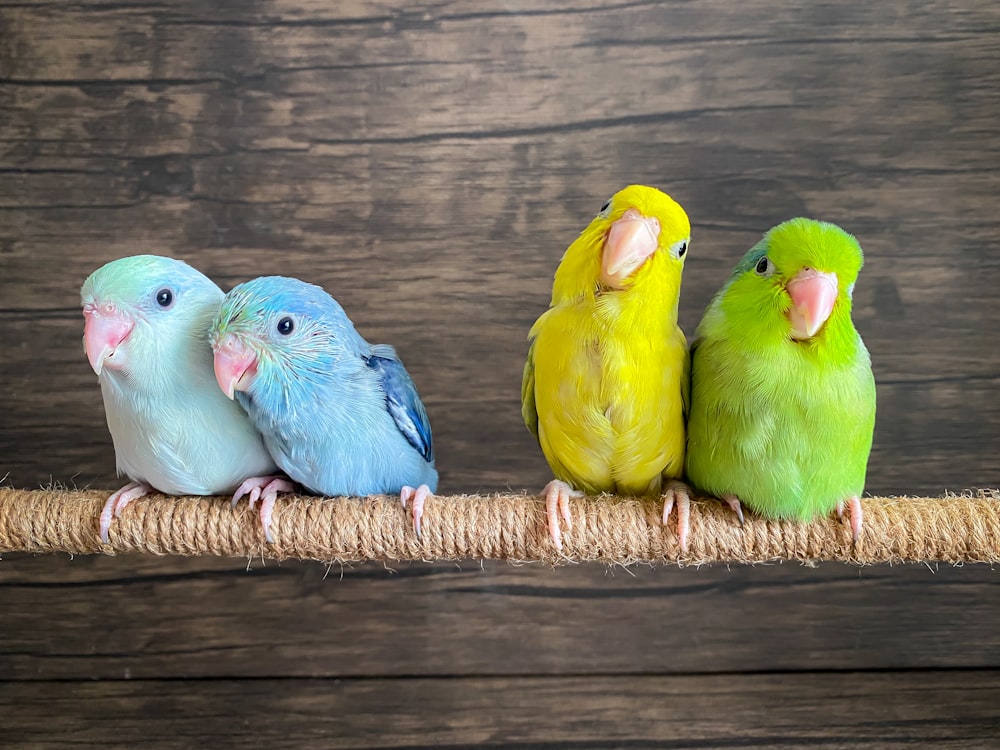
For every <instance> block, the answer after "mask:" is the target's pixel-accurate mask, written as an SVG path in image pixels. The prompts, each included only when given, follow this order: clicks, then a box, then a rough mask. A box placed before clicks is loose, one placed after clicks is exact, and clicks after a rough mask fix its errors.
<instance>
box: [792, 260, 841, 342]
mask: <svg viewBox="0 0 1000 750" xmlns="http://www.w3.org/2000/svg"><path fill="white" fill-rule="evenodd" d="M787 288H788V294H789V296H790V297H791V299H792V307H791V309H789V311H788V319H789V322H790V323H791V324H792V338H794V339H809V338H812V337H813V336H815V335H816V334H817V333H818V332H819V330H820V329H821V328H822V327H823V325H824V324H825V323H826V321H827V320H828V319H829V317H830V314H831V313H832V312H833V306H834V304H835V303H836V301H837V292H838V284H837V274H835V273H822V272H820V271H814V270H812V269H810V268H807V269H804V270H802V271H800V272H799V273H798V274H797V275H796V276H795V277H794V278H793V279H792V280H791V281H789V282H788V287H787Z"/></svg>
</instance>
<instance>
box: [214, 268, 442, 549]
mask: <svg viewBox="0 0 1000 750" xmlns="http://www.w3.org/2000/svg"><path fill="white" fill-rule="evenodd" d="M211 341H212V348H213V350H214V352H215V374H216V378H217V380H218V383H219V387H220V388H222V391H223V392H224V393H225V394H226V395H227V396H229V398H233V397H234V395H235V396H236V398H237V399H238V400H239V403H240V404H241V405H242V406H243V408H244V409H246V411H247V413H248V414H249V415H250V418H251V419H252V420H253V422H254V424H255V425H256V426H257V429H259V430H260V432H261V434H262V435H263V436H264V443H265V445H266V446H267V449H268V451H270V453H271V456H272V457H273V458H274V460H275V462H276V463H277V464H278V466H279V467H280V468H281V469H282V470H283V471H284V472H285V473H286V474H288V476H289V477H290V478H291V479H293V480H294V481H296V482H298V483H299V484H301V485H303V486H304V487H306V488H307V489H308V490H310V491H312V492H314V493H317V494H321V495H327V496H331V495H352V496H363V495H374V494H388V493H399V495H400V500H401V501H402V503H403V507H404V508H406V507H407V504H408V503H409V504H410V506H411V512H412V518H413V527H414V530H415V531H416V533H417V534H418V535H419V534H420V519H421V516H422V514H423V508H424V503H425V502H426V500H427V499H428V498H429V497H431V493H433V492H434V491H435V490H436V489H437V480H438V475H437V471H436V470H435V468H434V448H433V445H432V441H431V426H430V420H429V419H428V417H427V412H426V411H425V409H424V405H423V404H422V403H421V401H420V397H419V396H418V395H417V389H416V386H414V384H413V381H412V380H411V379H410V376H409V374H408V373H407V372H406V369H405V368H404V367H403V363H402V362H400V360H399V357H397V356H396V352H395V350H393V348H392V347H391V346H385V345H372V344H369V343H368V342H367V341H365V339H364V338H362V336H361V335H360V334H359V333H358V332H357V331H356V330H355V329H354V324H353V323H352V322H351V320H350V318H348V317H347V313H345V312H344V310H343V308H342V307H341V306H340V305H339V304H338V303H337V301H336V300H335V299H333V297H331V296H330V295H329V294H327V293H326V292H325V291H324V290H323V289H321V288H320V287H318V286H315V285H313V284H307V283H305V282H304V281H299V280H298V279H291V278H286V277H283V276H266V277H261V278H257V279H253V280H252V281H248V282H246V283H243V284H240V285H239V286H236V287H235V288H233V289H232V291H230V292H229V294H227V295H226V299H225V301H224V302H223V303H222V307H221V309H220V310H219V313H218V315H217V316H216V318H215V321H214V323H213V325H212V336H211ZM289 489H291V486H290V485H289V484H288V483H287V482H286V481H284V480H282V479H280V478H274V477H260V478H252V479H250V480H247V481H246V482H244V484H243V486H242V487H240V489H239V490H237V492H236V494H235V495H234V497H233V502H234V503H235V502H236V501H238V500H239V498H240V497H242V496H243V495H244V494H249V499H250V504H251V507H253V506H254V504H255V503H256V501H257V500H258V499H260V500H261V501H262V502H261V509H260V519H261V523H262V524H263V526H264V532H265V536H266V537H267V539H268V541H271V542H273V541H274V540H273V538H272V535H271V528H270V527H271V513H272V510H273V507H274V501H275V499H276V496H277V492H278V491H287V490H289Z"/></svg>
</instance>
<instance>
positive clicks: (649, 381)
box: [522, 185, 691, 494]
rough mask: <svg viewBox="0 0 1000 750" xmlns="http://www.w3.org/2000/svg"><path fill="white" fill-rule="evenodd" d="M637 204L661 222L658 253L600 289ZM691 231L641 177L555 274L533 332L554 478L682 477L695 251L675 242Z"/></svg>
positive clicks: (536, 389)
mask: <svg viewBox="0 0 1000 750" xmlns="http://www.w3.org/2000/svg"><path fill="white" fill-rule="evenodd" d="M630 208H635V209H637V210H639V211H640V212H641V213H642V214H643V215H644V216H648V217H655V218H657V219H658V220H659V222H660V235H659V242H658V249H657V250H656V252H655V253H654V254H653V255H652V256H651V257H650V258H649V259H648V260H647V261H646V262H645V264H644V265H643V266H641V267H640V268H639V269H638V270H636V271H635V272H634V274H633V276H632V277H631V278H630V279H629V280H628V284H627V285H626V287H625V288H624V289H618V290H612V289H601V287H600V282H599V274H600V265H601V253H602V249H603V246H604V241H605V238H606V235H607V233H608V231H609V229H610V227H611V225H612V224H613V223H614V222H615V221H616V220H617V219H619V218H620V217H621V216H622V214H624V213H625V212H626V211H627V210H628V209H630ZM690 231H691V230H690V224H689V222H688V218H687V215H686V214H685V213H684V210H683V209H682V208H681V207H680V206H679V205H678V204H677V203H675V202H674V201H673V200H672V199H671V198H670V197H669V196H667V195H665V194H664V193H662V192H660V191H659V190H656V189H655V188H650V187H645V186H639V185H633V186H630V187H627V188H625V189H624V190H622V191H620V192H619V193H617V194H616V195H615V196H614V197H613V198H612V200H611V206H610V209H609V210H608V212H607V214H606V215H598V216H597V217H596V218H595V219H594V220H593V221H592V222H591V224H590V226H588V227H587V229H585V230H584V231H583V232H582V233H581V234H580V236H579V237H578V238H577V240H576V241H575V242H574V243H573V244H572V245H570V247H569V248H568V249H567V250H566V253H565V255H564V256H563V259H562V262H561V263H560V265H559V268H558V269H557V271H556V275H555V281H554V283H553V289H552V303H551V307H550V308H549V309H548V310H547V311H546V312H545V313H544V314H543V315H542V316H541V317H539V319H538V320H537V321H536V322H535V325H534V326H533V327H532V329H531V333H530V335H529V337H530V338H531V339H532V346H531V350H530V352H529V361H528V363H527V366H526V367H525V382H524V384H523V388H522V397H523V399H524V403H523V406H524V408H523V411H524V416H525V420H526V422H528V424H529V427H532V426H533V424H532V417H534V422H535V425H536V434H537V436H538V441H539V444H540V445H541V448H542V452H543V453H544V454H545V457H546V459H547V460H548V462H549V465H550V467H551V468H552V471H553V473H554V474H555V476H556V477H557V478H559V479H561V480H563V481H565V482H568V483H570V484H572V485H573V486H574V487H576V488H577V489H581V490H584V491H586V492H591V493H595V492H605V491H607V492H618V493H622V494H648V493H654V492H659V490H660V486H661V482H662V479H663V478H664V477H678V476H680V474H681V470H682V467H683V465H684V443H685V440H684V415H683V404H682V397H681V388H682V378H683V377H684V373H685V372H686V367H687V365H686V362H687V356H688V355H687V343H686V341H685V339H684V334H683V333H682V332H681V330H680V328H679V327H678V326H677V302H678V298H679V295H680V283H681V271H682V269H683V266H684V258H683V257H680V258H678V257H675V256H674V255H673V254H672V252H671V247H672V246H676V243H677V242H679V241H680V240H684V239H686V238H687V237H688V236H689V235H690ZM532 406H533V408H531V407H532ZM531 412H534V413H531Z"/></svg>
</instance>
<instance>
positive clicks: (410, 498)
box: [399, 484, 434, 538]
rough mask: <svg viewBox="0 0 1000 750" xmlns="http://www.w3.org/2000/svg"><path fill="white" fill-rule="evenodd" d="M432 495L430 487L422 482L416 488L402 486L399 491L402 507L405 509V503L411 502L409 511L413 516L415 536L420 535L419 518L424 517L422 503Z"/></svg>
mask: <svg viewBox="0 0 1000 750" xmlns="http://www.w3.org/2000/svg"><path fill="white" fill-rule="evenodd" d="M432 497H434V493H432V492H431V488H430V487H428V486H427V485H426V484H422V485H420V486H419V487H417V488H416V489H414V488H413V487H410V486H404V487H403V489H402V490H400V492H399V501H400V502H401V503H402V504H403V509H404V510H406V509H407V507H406V506H407V503H411V505H410V508H409V511H410V513H411V514H412V516H413V530H414V531H415V532H416V534H417V537H418V538H419V537H420V519H421V518H423V517H424V503H425V502H427V501H428V500H430V499H431V498H432Z"/></svg>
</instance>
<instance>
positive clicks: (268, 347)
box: [210, 276, 360, 398]
mask: <svg viewBox="0 0 1000 750" xmlns="http://www.w3.org/2000/svg"><path fill="white" fill-rule="evenodd" d="M359 341H360V336H358V334H357V332H356V331H355V330H354V326H353V324H352V323H351V321H350V319H349V318H348V317H347V314H346V313H345V312H344V310H343V308H342V307H341V306H340V304H338V303H337V301H336V300H335V299H333V297H331V296H330V295H329V294H327V293H326V292H325V291H324V290H323V289H322V288H320V287H318V286H315V285H313V284H307V283H306V282H304V281H299V280H298V279H291V278H286V277H284V276H263V277H260V278H257V279H253V280H251V281H247V282H245V283H243V284H239V285H238V286H236V287H234V288H233V289H232V291H230V292H229V294H227V295H226V298H225V300H224V301H223V303H222V307H221V308H220V309H219V312H218V314H217V315H216V317H215V321H214V322H213V324H212V328H211V334H210V342H211V345H212V350H213V352H214V355H215V377H216V379H217V380H218V382H219V387H220V388H221V389H222V391H223V393H225V394H226V395H227V396H228V397H229V398H233V397H234V395H235V393H236V392H238V391H242V392H246V393H250V394H253V393H255V392H259V391H265V390H266V391H273V390H274V389H277V390H281V391H282V392H288V391H289V390H290V389H294V387H295V385H296V384H297V383H302V384H305V383H308V382H320V381H322V380H323V379H324V378H325V377H328V376H329V374H330V372H331V370H332V369H333V368H334V367H335V366H336V363H337V362H338V360H340V359H341V358H343V357H344V356H345V355H346V354H348V353H349V352H353V351H354V350H355V349H357V348H358V342H359Z"/></svg>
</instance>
